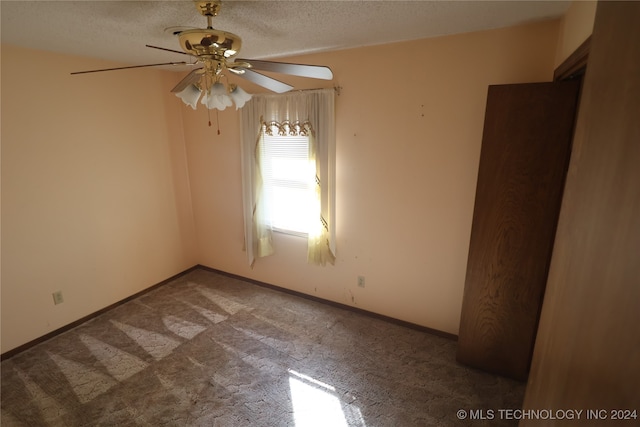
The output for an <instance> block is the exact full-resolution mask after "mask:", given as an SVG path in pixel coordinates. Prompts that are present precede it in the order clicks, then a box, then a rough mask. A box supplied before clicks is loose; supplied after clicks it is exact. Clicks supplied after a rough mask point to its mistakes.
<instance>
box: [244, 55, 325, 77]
mask: <svg viewBox="0 0 640 427" xmlns="http://www.w3.org/2000/svg"><path fill="white" fill-rule="evenodd" d="M236 61H238V62H248V63H249V64H251V68H252V69H254V70H260V71H271V72H274V73H281V74H289V75H292V76H299V77H310V78H312V79H323V80H331V79H333V73H332V72H331V68H329V67H325V66H322V65H305V64H290V63H286V62H273V61H260V60H257V59H237V60H236Z"/></svg>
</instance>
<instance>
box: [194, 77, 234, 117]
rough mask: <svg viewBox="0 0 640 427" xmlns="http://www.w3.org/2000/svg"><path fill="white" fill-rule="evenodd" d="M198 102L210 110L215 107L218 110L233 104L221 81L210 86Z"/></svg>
mask: <svg viewBox="0 0 640 427" xmlns="http://www.w3.org/2000/svg"><path fill="white" fill-rule="evenodd" d="M200 102H201V103H202V105H206V106H207V108H208V109H210V110H211V109H214V108H215V109H217V110H220V111H222V110H224V109H225V108H227V107H231V106H232V105H233V101H232V100H231V97H230V96H229V94H228V93H227V88H226V87H225V86H224V85H223V84H222V83H216V84H214V85H213V86H211V89H209V92H206V93H205V94H204V95H203V97H202V100H201V101H200Z"/></svg>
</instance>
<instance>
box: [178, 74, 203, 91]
mask: <svg viewBox="0 0 640 427" xmlns="http://www.w3.org/2000/svg"><path fill="white" fill-rule="evenodd" d="M201 70H202V68H196V69H195V70H191V72H190V73H189V74H187V76H186V77H185V78H184V79H182V80H180V82H179V83H178V84H177V85H176V86H175V87H174V88H173V89H171V92H174V93H178V92H182V91H183V90H184V89H185V88H186V87H187V86H189V85H192V84H194V83H197V82H198V80H200V76H201V75H202V71H201Z"/></svg>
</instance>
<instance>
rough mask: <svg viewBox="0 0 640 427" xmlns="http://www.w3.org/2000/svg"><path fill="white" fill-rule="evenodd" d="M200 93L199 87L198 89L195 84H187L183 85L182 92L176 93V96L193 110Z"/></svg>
mask: <svg viewBox="0 0 640 427" xmlns="http://www.w3.org/2000/svg"><path fill="white" fill-rule="evenodd" d="M200 93H201V92H200V89H198V87H197V86H196V85H189V86H187V87H185V88H184V89H183V90H182V92H178V93H176V96H177V97H178V98H180V99H182V102H184V103H185V104H187V105H190V106H191V108H193V109H194V110H195V109H196V105H197V104H198V98H200Z"/></svg>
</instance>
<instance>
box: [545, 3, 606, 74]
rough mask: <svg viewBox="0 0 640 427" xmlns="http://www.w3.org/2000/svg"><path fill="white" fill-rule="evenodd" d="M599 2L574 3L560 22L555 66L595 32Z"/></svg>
mask: <svg viewBox="0 0 640 427" xmlns="http://www.w3.org/2000/svg"><path fill="white" fill-rule="evenodd" d="M596 5H597V1H589V0H580V1H574V2H573V3H571V5H570V6H569V9H567V11H566V12H565V14H564V16H563V17H562V19H561V20H560V33H559V35H558V45H557V47H556V59H555V66H556V67H557V66H558V65H560V64H562V61H564V60H565V59H567V57H568V56H569V55H571V54H572V53H573V51H574V50H576V49H577V48H578V47H579V46H580V45H581V44H582V42H584V41H585V40H586V39H587V37H589V36H590V35H591V33H592V32H593V22H594V20H595V16H596Z"/></svg>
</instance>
